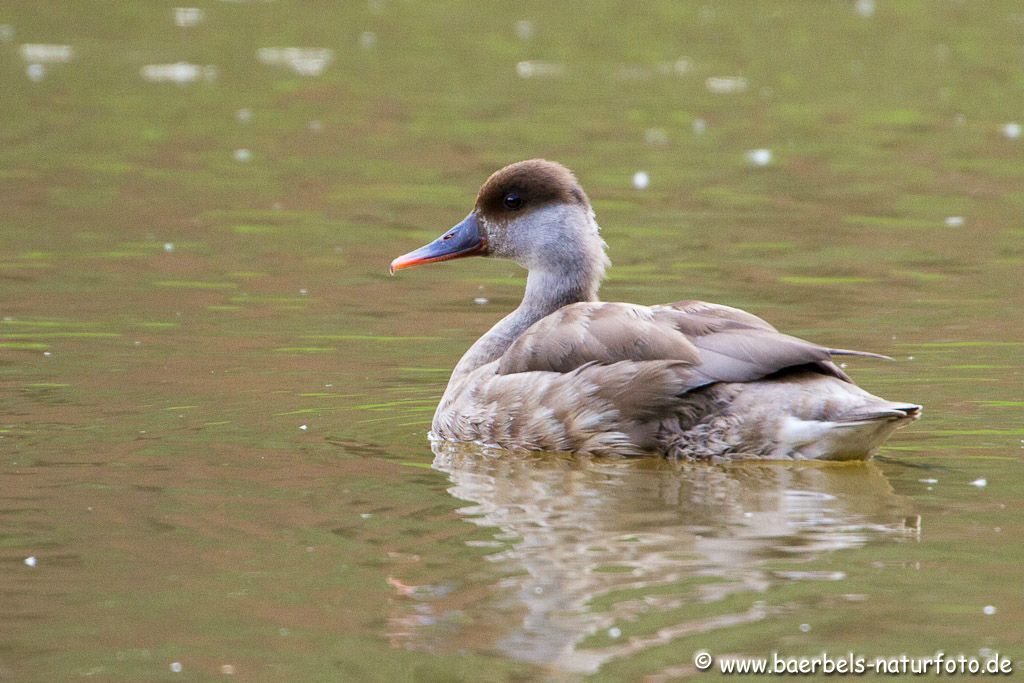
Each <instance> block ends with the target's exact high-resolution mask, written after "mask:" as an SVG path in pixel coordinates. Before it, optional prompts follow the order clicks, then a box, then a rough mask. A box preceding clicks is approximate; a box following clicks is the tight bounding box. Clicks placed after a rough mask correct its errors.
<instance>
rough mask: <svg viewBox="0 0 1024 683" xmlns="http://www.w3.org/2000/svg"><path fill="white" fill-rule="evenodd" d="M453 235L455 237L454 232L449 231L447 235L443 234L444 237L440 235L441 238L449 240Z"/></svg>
mask: <svg viewBox="0 0 1024 683" xmlns="http://www.w3.org/2000/svg"><path fill="white" fill-rule="evenodd" d="M453 237H455V233H454V232H450V233H448V234H447V235H445V236H444V237H442V238H441V239H445V240H450V239H451V238H453Z"/></svg>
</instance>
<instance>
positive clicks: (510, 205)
mask: <svg viewBox="0 0 1024 683" xmlns="http://www.w3.org/2000/svg"><path fill="white" fill-rule="evenodd" d="M522 207H523V198H522V197H520V196H519V195H518V194H516V193H515V192H509V193H508V194H507V195H505V208H506V209H511V210H512V211H517V210H519V209H521V208H522Z"/></svg>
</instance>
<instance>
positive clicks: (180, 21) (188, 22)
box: [174, 7, 206, 28]
mask: <svg viewBox="0 0 1024 683" xmlns="http://www.w3.org/2000/svg"><path fill="white" fill-rule="evenodd" d="M204 18H206V12H204V11H203V10H201V9H200V8H198V7H175V8H174V25H175V26H179V27H181V28H188V27H189V26H195V25H196V24H200V23H202V21H203V19H204Z"/></svg>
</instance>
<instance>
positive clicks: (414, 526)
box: [0, 0, 1024, 681]
mask: <svg viewBox="0 0 1024 683" xmlns="http://www.w3.org/2000/svg"><path fill="white" fill-rule="evenodd" d="M1022 38H1024V13H1022V11H1021V9H1020V7H1019V5H1018V4H1017V3H1012V2H1006V3H999V2H992V3H984V4H981V3H962V2H953V1H945V0H942V1H940V2H933V3H923V2H921V3H918V2H902V1H901V2H898V3H897V2H883V1H882V0H878V1H877V2H851V3H846V2H834V3H815V4H813V5H807V4H801V5H783V6H777V5H772V6H765V7H754V6H753V5H751V4H749V3H744V2H722V3H719V2H708V3H704V4H682V3H655V4H653V5H650V6H649V7H647V8H646V9H645V11H644V12H643V13H638V12H628V11H627V10H626V9H623V8H621V7H619V6H617V5H614V4H613V3H591V4H588V11H586V12H581V11H579V8H578V7H576V8H574V7H570V6H568V5H556V6H555V7H542V6H540V5H536V6H529V7H522V8H516V9H514V10H510V9H509V8H508V7H506V6H504V5H500V6H499V5H490V4H472V3H445V4H438V3H405V2H397V1H396V2H386V1H385V2H380V1H378V0H374V1H373V2H370V3H368V4H358V5H347V6H345V7H328V6H326V5H320V4H318V3H317V4H313V3H298V2H283V1H278V2H250V3H246V2H210V3H204V4H202V6H200V7H194V8H177V9H174V8H171V7H158V6H155V5H153V6H150V5H145V6H139V5H137V4H135V3H122V4H107V5H102V6H93V7H85V6H84V5H83V6H79V5H73V4H70V5H67V6H66V7H65V6H62V7H60V8H59V9H56V10H54V11H49V10H45V11H44V10H43V9H42V8H40V7H36V6H34V5H33V4H31V3H4V4H0V87H2V89H3V91H4V107H3V114H2V115H0V191H2V196H3V198H4V199H3V201H2V202H0V496H2V499H0V560H2V562H3V565H4V571H3V572H2V573H0V595H2V598H0V606H2V610H3V614H4V616H3V618H2V619H0V678H4V679H7V678H10V679H12V680H68V679H74V678H78V677H86V676H91V677H97V678H99V679H103V680H151V679H195V678H201V679H206V678H217V677H221V676H231V675H237V676H239V677H240V678H241V677H244V678H249V679H257V680H320V679H342V680H474V681H476V680H511V679H545V678H553V679H558V680H561V679H570V680H572V679H575V678H581V677H586V676H588V675H593V676H594V677H596V678H599V679H600V678H604V679H608V680H639V679H643V678H645V677H646V679H647V680H652V681H659V680H671V679H675V678H685V677H687V676H691V675H697V672H696V671H695V669H694V668H693V665H692V663H691V661H692V656H693V653H694V652H695V651H697V650H701V649H706V650H709V651H711V652H712V653H713V654H727V653H734V654H751V655H764V654H767V653H770V652H771V651H773V650H778V651H779V652H781V653H784V654H787V655H793V656H795V655H799V654H817V653H820V652H821V651H822V650H828V651H830V652H836V653H845V652H846V651H848V650H854V651H856V652H859V653H862V654H865V655H868V656H874V655H897V654H900V653H908V654H911V655H928V654H931V653H933V652H934V651H935V650H940V649H941V650H944V651H945V652H947V653H954V652H956V653H959V652H963V653H966V654H974V655H977V654H979V653H983V654H984V653H989V652H995V651H999V652H1001V653H1003V654H1006V655H1009V656H1011V657H1013V658H1014V659H1015V660H1019V659H1021V658H1022V656H1024V654H1022V650H1021V646H1020V643H1021V642H1024V630H1022V627H1021V624H1022V623H1024V604H1022V603H1024V600H1022V597H1024V595H1022V589H1021V582H1020V576H1021V572H1020V566H1021V562H1022V559H1024V558H1022V554H1021V551H1020V543H1019V539H1020V537H1021V535H1022V533H1024V524H1022V517H1021V512H1022V507H1024V506H1022V504H1021V502H1020V500H1019V498H1020V496H1019V491H1020V490H1021V487H1022V485H1024V474H1022V472H1021V464H1022V459H1024V419H1022V418H1024V390H1022V385H1024V382H1022V379H1024V361H1022V350H1024V341H1022V339H1024V322H1022V320H1021V317H1020V316H1019V315H1018V312H1019V311H1020V310H1021V307H1022V305H1024V294H1022V292H1024V286H1022V269H1024V219H1022V216H1024V192H1022V190H1021V188H1022V187H1024V183H1022V180H1024V163H1022V153H1024V148H1022V147H1021V145H1022V144H1024V141H1022V140H1021V139H1020V123H1021V121H1022V119H1024V94H1022V91H1021V79H1020V73H1021V67H1022V60H1024V56H1022V53H1021V51H1020V45H1021V39H1022ZM531 156H547V157H550V158H554V159H557V160H560V161H562V162H564V163H566V164H568V165H569V166H571V167H573V168H574V169H575V170H576V171H577V173H578V175H579V177H580V179H581V181H582V182H583V184H584V186H585V187H586V189H587V190H588V192H589V193H590V195H591V197H592V199H593V202H594V205H595V208H596V210H597V213H598V219H599V221H600V222H601V224H602V226H603V228H604V234H605V237H606V239H607V240H608V242H609V244H610V255H611V257H612V260H613V262H614V264H615V265H614V267H613V269H612V271H611V274H610V278H609V280H608V282H607V283H606V285H605V287H604V290H603V294H604V297H605V298H607V299H611V300H627V301H636V302H639V303H657V302H663V301H672V300H677V299H683V298H703V299H707V300H711V301H717V302H721V303H725V304H730V305H734V306H741V307H744V308H747V309H748V310H751V311H752V312H755V313H758V314H760V315H763V316H764V317H766V318H768V319H769V320H771V321H772V322H773V323H775V324H776V325H777V326H778V327H780V328H781V329H783V330H785V331H787V332H791V333H793V334H797V335H801V336H805V337H808V338H811V339H814V340H817V341H820V342H822V343H826V344H832V345H836V346H842V347H852V348H862V349H866V350H871V351H876V352H880V353H886V354H889V355H891V356H893V357H894V358H895V359H896V361H895V362H893V363H882V362H879V361H873V360H866V359H857V360H856V361H855V362H851V363H850V366H849V367H848V368H847V369H848V371H849V372H851V373H852V374H853V375H854V377H855V378H857V379H858V381H859V382H861V383H862V384H863V385H864V386H865V387H866V388H868V389H869V390H871V391H873V392H876V393H879V394H881V395H884V396H886V397H889V398H893V399H899V400H909V401H918V402H921V403H923V404H925V406H926V413H925V417H924V418H923V419H922V420H921V421H920V422H918V423H916V424H914V425H913V426H911V427H909V428H907V429H905V430H902V431H901V432H899V433H898V434H897V435H896V436H895V437H894V438H893V439H892V440H891V441H890V443H889V445H888V446H887V447H886V448H885V449H883V451H882V454H881V456H880V457H878V458H876V459H875V460H874V461H872V462H868V463H855V464H847V465H827V466H823V465H815V464H813V463H812V464H792V463H790V464H766V463H756V464H755V463H749V464H744V463H735V464H731V465H728V466H704V465H693V464H673V463H666V462H661V461H655V460H639V461H635V460H634V461H621V460H592V459H584V458H572V457H566V456H561V455H552V454H546V455H529V456H522V455H518V456H513V455H509V454H506V453H500V452H479V451H467V450H461V449H458V448H451V447H447V448H443V449H442V448H439V449H438V450H437V452H432V451H431V448H430V445H429V444H428V442H427V440H426V438H425V432H426V430H427V428H428V426H429V420H430V416H431V414H432V412H433V408H434V405H435V403H436V400H437V398H438V396H439V395H440V392H441V390H442V388H443V386H444V383H445V381H446V379H447V373H448V371H449V369H450V368H451V367H452V365H453V364H454V363H455V361H456V360H457V359H458V357H459V356H460V355H461V353H462V352H463V350H464V349H465V348H466V347H467V346H468V345H469V344H470V343H471V342H472V341H473V340H474V339H475V338H476V337H477V336H478V335H479V334H481V333H482V332H483V331H485V330H486V329H487V328H488V327H489V325H490V324H492V323H493V322H494V321H495V320H496V319H498V318H499V317H501V316H502V315H503V314H504V313H505V312H507V311H508V310H510V309H511V308H512V307H514V306H515V305H516V303H517V301H518V297H519V295H520V292H521V287H522V282H523V277H522V275H523V274H522V272H521V271H519V270H518V269H517V268H516V267H515V266H513V265H510V264H507V263H502V262H497V261H490V260H482V259H480V260H476V261H462V262H457V263H453V264H443V265H438V266H434V267H431V268H423V269H417V270H414V271H409V272H408V273H406V272H403V273H402V274H401V276H400V277H398V278H394V279H391V278H388V276H387V271H386V268H387V263H388V262H389V261H390V259H391V258H393V257H394V256H395V255H397V254H400V253H403V252H405V251H407V250H409V249H410V248H412V247H415V246H418V245H419V244H421V243H423V242H425V241H426V240H428V239H430V238H433V237H434V236H436V235H437V234H439V233H440V232H441V231H442V230H443V229H445V228H446V227H448V226H449V225H451V224H453V223H454V222H456V221H457V220H459V219H460V218H461V217H462V216H464V215H465V213H466V211H467V210H468V209H469V208H470V205H471V203H472V200H473V196H474V193H475V191H476V189H477V187H478V185H479V183H480V182H481V181H482V179H483V178H485V177H486V175H487V174H488V173H490V172H491V171H492V170H494V169H496V168H497V167H499V166H501V165H503V164H505V163H507V162H510V161H514V160H518V159H522V158H527V157H531ZM1019 666H1024V664H1020V665H1019ZM1018 668H1019V667H1018Z"/></svg>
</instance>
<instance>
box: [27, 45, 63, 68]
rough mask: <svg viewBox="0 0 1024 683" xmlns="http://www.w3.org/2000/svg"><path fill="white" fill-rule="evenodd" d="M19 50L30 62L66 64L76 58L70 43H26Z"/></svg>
mask: <svg viewBox="0 0 1024 683" xmlns="http://www.w3.org/2000/svg"><path fill="white" fill-rule="evenodd" d="M18 52H20V53H21V58H22V59H24V60H25V61H26V62H28V63H30V64H66V63H68V62H70V61H71V60H72V59H74V58H75V49H74V48H73V47H71V46H70V45H53V44H50V43H25V44H24V45H22V46H21V47H20V48H18Z"/></svg>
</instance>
